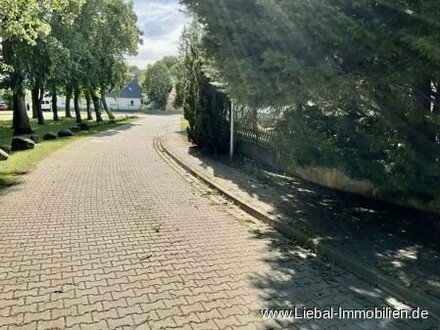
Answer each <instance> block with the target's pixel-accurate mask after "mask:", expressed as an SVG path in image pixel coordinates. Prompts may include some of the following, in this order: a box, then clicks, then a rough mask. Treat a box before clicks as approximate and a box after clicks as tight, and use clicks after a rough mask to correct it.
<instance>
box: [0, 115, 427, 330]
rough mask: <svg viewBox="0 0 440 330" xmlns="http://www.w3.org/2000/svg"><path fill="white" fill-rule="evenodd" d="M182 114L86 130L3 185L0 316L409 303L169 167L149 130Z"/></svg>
mask: <svg viewBox="0 0 440 330" xmlns="http://www.w3.org/2000/svg"><path fill="white" fill-rule="evenodd" d="M178 127H179V117H178V116H149V117H146V118H144V119H142V120H141V121H139V122H138V123H137V124H136V125H134V126H126V127H124V128H119V129H116V130H114V131H110V132H105V133H102V134H100V135H98V136H94V137H90V138H87V139H83V140H80V141H78V142H75V143H73V144H71V145H69V146H68V147H66V148H64V149H62V150H60V151H58V152H57V153H55V154H54V155H53V156H52V157H50V158H49V159H47V160H45V161H44V162H42V163H41V164H40V165H39V166H38V168H37V169H36V170H34V171H33V172H32V173H30V174H29V175H27V176H26V177H25V180H24V182H23V183H22V184H20V185H18V186H16V187H14V188H12V189H10V190H8V191H7V192H6V193H5V194H4V195H3V196H0V329H2V330H4V329H8V330H10V329H16V328H17V329H160V328H163V329H171V328H179V329H180V328H183V329H204V330H207V329H227V328H231V329H239V328H241V327H242V328H243V329H255V328H262V329H270V328H276V327H281V325H280V324H279V323H277V322H275V321H273V320H272V321H265V322H263V321H262V320H261V318H260V317H259V314H258V313H259V310H260V308H266V307H283V308H288V307H292V306H300V307H301V306H306V307H318V308H324V307H328V306H335V307H337V306H343V307H351V308H354V307H356V308H367V307H374V306H381V305H384V303H385V302H386V301H388V303H390V304H391V305H393V304H394V305H395V306H400V305H399V304H398V302H397V300H395V299H394V298H392V297H389V296H387V295H385V294H383V293H382V292H380V291H379V290H377V289H375V288H374V287H372V286H371V285H369V284H366V283H365V282H363V281H361V280H359V279H358V278H357V277H355V276H353V275H351V274H350V273H349V272H347V271H345V270H343V269H341V268H338V267H336V266H333V265H326V264H324V263H323V262H321V261H319V260H317V259H316V258H315V257H314V256H313V255H312V254H310V253H309V252H307V251H304V250H303V249H301V248H299V247H297V246H295V245H294V244H292V243H291V242H289V241H287V240H285V239H284V238H283V237H281V236H280V235H278V234H277V233H275V232H273V231H271V230H270V229H268V228H267V227H265V226H264V225H262V224H259V223H258V221H255V220H253V219H252V218H250V217H249V216H247V215H244V214H243V213H242V212H240V211H239V210H237V209H236V208H235V207H234V206H232V205H230V204H228V203H226V202H225V201H223V200H222V199H221V198H220V197H218V196H215V194H213V193H212V192H211V191H210V190H209V189H207V188H206V187H204V186H203V185H201V184H200V183H199V182H197V181H196V180H194V179H192V178H191V177H188V176H187V175H185V174H183V173H181V174H182V175H180V174H179V172H176V171H175V170H173V169H172V168H171V167H170V166H169V164H167V163H166V162H165V161H164V160H163V159H162V158H161V157H160V156H159V155H158V153H157V152H156V150H155V149H154V147H153V141H154V137H155V136H157V134H159V133H160V132H161V131H164V130H165V131H166V130H169V129H174V128H178ZM281 324H282V325H283V326H284V327H289V328H292V329H296V328H298V329H300V328H304V329H324V328H325V329H329V328H332V327H334V329H362V328H364V329H393V328H395V329H428V328H434V327H433V323H432V322H425V323H420V322H412V323H411V322H409V321H405V322H404V321H399V322H394V321H391V320H381V321H379V320H377V321H374V320H368V321H367V320H358V321H353V320H343V321H342V320H326V321H323V320H298V321H296V322H294V323H292V322H290V321H289V322H286V323H281Z"/></svg>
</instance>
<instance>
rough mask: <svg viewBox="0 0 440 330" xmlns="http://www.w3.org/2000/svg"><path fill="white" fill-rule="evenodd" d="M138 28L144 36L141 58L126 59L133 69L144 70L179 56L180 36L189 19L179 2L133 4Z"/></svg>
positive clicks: (150, 0) (138, 1)
mask: <svg viewBox="0 0 440 330" xmlns="http://www.w3.org/2000/svg"><path fill="white" fill-rule="evenodd" d="M133 2H134V10H135V12H136V14H137V16H138V26H139V28H140V29H141V30H142V31H143V32H144V36H143V40H144V43H143V45H140V46H139V54H138V55H137V56H135V57H127V61H128V63H129V64H130V65H136V66H138V67H139V68H141V69H144V68H146V66H147V65H148V64H150V63H153V62H155V61H157V60H160V59H161V58H162V57H164V56H165V55H177V54H178V45H179V37H180V33H181V31H182V29H183V27H184V26H185V24H187V23H188V22H190V17H189V16H188V15H187V14H185V13H183V12H182V11H181V10H182V7H181V6H180V5H179V3H178V0H133Z"/></svg>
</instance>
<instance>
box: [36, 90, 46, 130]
mask: <svg viewBox="0 0 440 330" xmlns="http://www.w3.org/2000/svg"><path fill="white" fill-rule="evenodd" d="M43 98H44V89H43V88H41V89H39V96H38V103H37V106H36V109H37V118H38V125H44V116H43V110H42V109H41V102H42V101H43Z"/></svg>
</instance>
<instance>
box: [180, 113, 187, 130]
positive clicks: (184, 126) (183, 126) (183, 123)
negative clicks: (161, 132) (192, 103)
mask: <svg viewBox="0 0 440 330" xmlns="http://www.w3.org/2000/svg"><path fill="white" fill-rule="evenodd" d="M188 125H189V124H188V120H186V119H185V117H183V116H182V118H181V119H180V128H181V129H182V131H186V129H187V128H188Z"/></svg>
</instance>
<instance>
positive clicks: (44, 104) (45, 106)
mask: <svg viewBox="0 0 440 330" xmlns="http://www.w3.org/2000/svg"><path fill="white" fill-rule="evenodd" d="M41 110H42V111H51V110H52V102H51V101H49V100H47V99H43V101H41Z"/></svg>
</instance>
